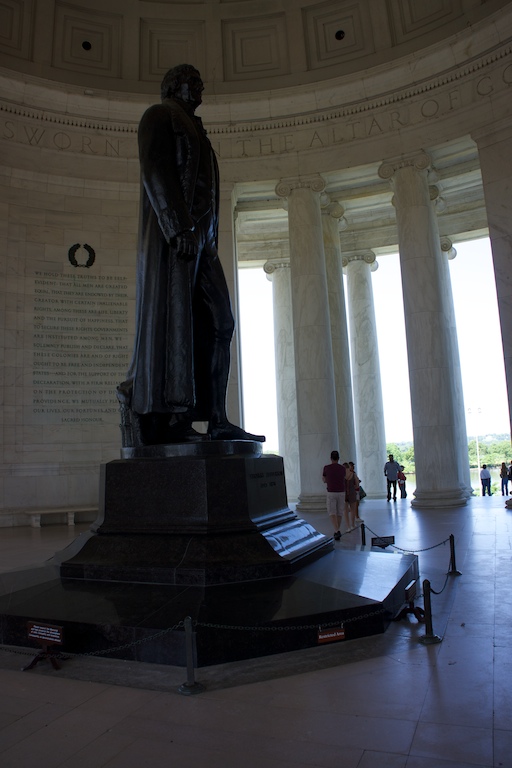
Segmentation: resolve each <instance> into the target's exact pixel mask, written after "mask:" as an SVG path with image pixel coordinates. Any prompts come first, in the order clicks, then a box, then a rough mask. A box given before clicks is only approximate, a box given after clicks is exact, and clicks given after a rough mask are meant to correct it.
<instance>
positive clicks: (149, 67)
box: [0, 0, 510, 95]
mask: <svg viewBox="0 0 512 768" xmlns="http://www.w3.org/2000/svg"><path fill="white" fill-rule="evenodd" d="M507 5H510V2H508V1H507V0H487V2H486V0H323V2H318V1H317V0H183V1H182V2H179V1H178V0H81V1H80V0H69V2H65V1H64V0H0V66H2V67H5V68H6V69H9V70H16V71H17V72H20V73H24V74H26V75H32V76H36V77H42V78H45V79H47V80H52V81H57V82H61V83H64V84H68V85H72V86H79V87H84V88H95V89H104V90H115V91H125V92H131V93H134V94H147V93H151V94H154V93H155V90H156V88H155V85H156V84H157V83H159V82H160V80H161V78H162V75H163V74H164V73H165V72H166V71H167V69H169V67H171V66H173V65H175V64H178V63H182V62H188V63H191V64H194V65H195V66H197V68H198V69H199V70H200V71H201V73H202V75H203V79H204V80H205V83H206V86H207V93H208V94H211V95H213V94H217V95H222V94H226V95H229V94H235V93H247V92H258V91H263V90H275V89H278V88H279V89H280V88H286V87H292V86H298V85H299V86H300V85H304V86H307V85H313V84H315V83H318V82H320V81H325V80H329V79H331V78H338V77H340V76H341V75H347V74H348V75H350V74H355V73H358V72H361V71H363V70H367V69H369V68H372V67H375V66H377V65H383V64H384V65H385V64H386V63H387V62H391V61H392V60H395V59H397V58H400V57H403V56H408V55H410V54H412V53H414V52H416V51H418V50H421V49H424V48H427V47H428V46H431V45H433V44H436V43H440V42H442V41H443V40H444V39H446V38H448V37H452V36H453V35H456V34H457V33H459V32H463V31H467V30H468V28H471V27H472V26H473V25H479V24H480V23H481V22H482V21H484V20H485V19H486V18H487V17H489V16H491V15H492V14H493V13H495V12H496V11H497V10H499V9H500V8H502V7H504V6H507ZM466 53H467V54H468V55H470V51H467V52H466Z"/></svg>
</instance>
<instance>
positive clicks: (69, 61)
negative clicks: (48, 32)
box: [52, 3, 123, 77]
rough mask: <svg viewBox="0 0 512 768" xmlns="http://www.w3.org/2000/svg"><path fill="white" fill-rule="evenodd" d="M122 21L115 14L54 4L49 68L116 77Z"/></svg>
mask: <svg viewBox="0 0 512 768" xmlns="http://www.w3.org/2000/svg"><path fill="white" fill-rule="evenodd" d="M122 21H123V19H122V16H120V15H118V14H113V13H104V12H102V11H92V10H89V9H88V8H87V7H84V6H80V5H71V4H70V3H56V5H55V21H54V24H55V32H54V46H53V56H52V65H53V66H54V67H58V68H60V69H68V70H72V71H74V72H82V73H85V74H87V73H88V72H94V74H95V75H96V76H97V75H104V76H106V77H120V76H121V42H122V40H121V38H122Z"/></svg>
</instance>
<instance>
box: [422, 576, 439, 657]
mask: <svg viewBox="0 0 512 768" xmlns="http://www.w3.org/2000/svg"><path fill="white" fill-rule="evenodd" d="M423 603H424V605H425V634H424V636H423V637H420V643H423V645H434V644H435V643H440V642H442V640H443V638H442V637H439V635H434V630H433V629H432V605H431V603H430V581H429V580H428V579H425V581H424V582H423Z"/></svg>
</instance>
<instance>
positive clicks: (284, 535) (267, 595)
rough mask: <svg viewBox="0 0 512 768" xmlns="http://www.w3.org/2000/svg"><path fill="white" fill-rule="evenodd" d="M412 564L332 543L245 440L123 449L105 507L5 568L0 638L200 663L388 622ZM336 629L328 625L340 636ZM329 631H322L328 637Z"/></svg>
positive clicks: (275, 461)
mask: <svg viewBox="0 0 512 768" xmlns="http://www.w3.org/2000/svg"><path fill="white" fill-rule="evenodd" d="M417 576H418V562H417V557H416V556H414V555H397V554H394V553H387V552H382V550H378V551H377V552H376V551H373V550H370V549H366V548H364V549H363V548H359V549H357V548H356V549H354V550H348V549H336V550H335V549H334V545H333V541H332V539H331V538H330V537H327V536H324V535H323V534H320V533H319V532H318V531H316V530H315V529H314V528H313V527H312V526H311V525H309V524H308V523H307V522H305V521H304V520H301V519H300V518H299V517H297V515H296V514H295V513H294V512H293V511H292V510H290V509H289V507H288V505H287V500H286V489H285V483H284V473H283V463H282V459H281V458H280V457H278V456H262V455H261V445H260V444H258V443H252V442H250V441H240V442H239V443H238V444H237V443H236V442H234V441H232V442H226V444H225V445H222V441H217V442H216V443H215V442H213V441H212V442H211V443H201V444H197V443H193V444H192V443H191V444H180V445H174V446H154V447H152V448H149V449H143V448H141V449H123V452H122V459H121V460H119V461H112V462H109V463H108V464H105V465H104V466H103V467H102V472H101V492H100V514H99V517H98V520H97V521H96V523H94V525H93V526H92V528H91V531H90V532H89V533H87V534H82V535H80V536H79V537H78V538H77V539H76V540H75V541H74V542H73V544H72V545H70V547H67V548H66V549H64V550H62V551H61V552H59V553H57V554H56V555H55V556H54V558H52V560H50V561H49V562H48V563H47V564H46V565H45V566H43V567H40V568H35V569H25V570H20V571H17V572H12V573H6V574H2V575H1V576H0V643H1V644H3V645H15V646H32V647H34V649H35V650H40V649H39V648H38V646H37V644H36V643H35V642H34V641H33V640H31V639H30V638H29V637H28V633H27V625H28V623H29V622H34V621H35V622H38V623H42V624H44V623H47V624H50V625H54V626H55V625H56V626H58V627H59V628H60V630H59V631H61V632H62V638H63V645H62V647H61V648H60V650H61V651H62V652H63V653H64V654H65V653H73V654H80V653H84V654H89V653H95V654H104V655H105V656H107V657H114V658H119V659H129V660H134V661H143V662H152V663H159V664H171V665H177V666H185V665H186V663H187V659H186V651H185V648H186V645H185V633H184V620H185V618H186V617H188V616H190V617H191V618H192V621H193V627H194V654H195V656H194V664H195V666H207V665H210V664H220V663H225V662H229V661H235V660H240V659H245V658H254V657H258V656H264V655H267V654H272V653H280V652H284V651H292V650H299V649H303V648H308V647H312V646H315V645H317V644H318V643H320V642H325V637H324V636H322V639H320V636H319V627H322V628H325V629H327V630H331V629H333V630H335V629H336V628H338V630H339V628H340V627H341V625H342V624H343V625H344V640H343V642H344V641H346V640H353V639H356V638H359V637H363V636H366V635H373V634H376V633H379V632H383V631H384V630H385V629H386V627H387V625H388V622H389V621H390V620H391V618H393V616H394V615H396V613H398V611H399V610H400V608H402V606H403V604H404V600H405V587H406V586H407V584H409V582H410V581H411V580H412V579H414V578H417ZM342 634H343V633H341V632H340V631H338V632H335V633H334V635H335V637H336V638H339V637H341V635H342ZM331 635H332V633H331V632H330V631H329V632H328V633H327V638H329V637H331Z"/></svg>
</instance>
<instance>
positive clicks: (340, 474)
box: [322, 451, 345, 541]
mask: <svg viewBox="0 0 512 768" xmlns="http://www.w3.org/2000/svg"><path fill="white" fill-rule="evenodd" d="M339 461H340V455H339V453H338V451H332V452H331V463H330V464H326V465H325V467H324V469H323V472H322V480H323V481H324V483H325V484H326V485H327V514H328V515H329V517H330V518H331V522H332V526H333V528H334V538H335V539H336V541H338V540H339V539H341V531H340V527H341V519H342V516H343V511H344V509H345V467H344V466H343V465H342V464H340V463H339Z"/></svg>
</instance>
